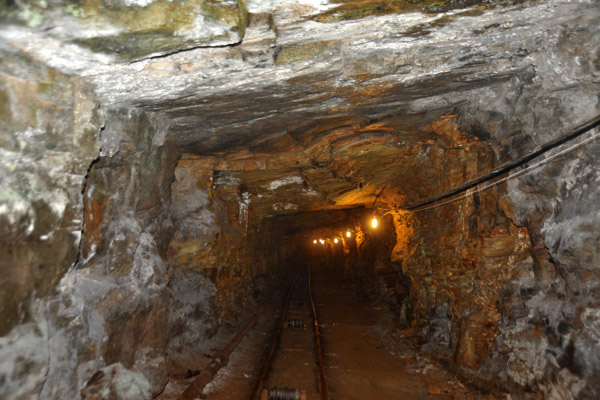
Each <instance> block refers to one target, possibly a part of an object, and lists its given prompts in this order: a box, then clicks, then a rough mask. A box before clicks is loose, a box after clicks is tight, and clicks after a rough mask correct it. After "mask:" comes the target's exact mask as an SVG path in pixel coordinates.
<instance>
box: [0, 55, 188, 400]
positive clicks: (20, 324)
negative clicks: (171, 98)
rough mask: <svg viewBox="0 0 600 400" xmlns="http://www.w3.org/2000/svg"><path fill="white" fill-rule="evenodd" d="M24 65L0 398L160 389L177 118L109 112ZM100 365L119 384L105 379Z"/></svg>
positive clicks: (16, 92) (10, 147) (14, 95)
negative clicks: (110, 388) (172, 123)
mask: <svg viewBox="0 0 600 400" xmlns="http://www.w3.org/2000/svg"><path fill="white" fill-rule="evenodd" d="M11 59H12V60H14V58H11ZM17 60H18V58H17ZM13 62H14V61H13ZM19 66H20V67H23V69H22V70H21V71H20V74H21V76H20V77H14V76H9V75H6V74H4V73H3V75H2V79H3V81H2V84H3V86H2V88H3V91H2V93H3V95H4V96H5V97H6V98H7V99H9V100H10V101H9V102H8V103H7V104H8V105H9V107H7V109H6V110H5V111H6V112H7V115H6V117H7V121H9V122H10V125H9V129H8V130H3V132H2V135H3V136H2V138H3V144H4V145H5V146H6V148H5V149H3V152H5V154H6V155H7V156H8V155H10V157H7V158H3V160H2V161H3V168H7V171H3V172H5V173H3V174H2V179H7V180H8V182H7V183H6V186H3V187H5V188H6V189H5V190H4V192H3V199H2V200H3V203H2V209H3V211H6V213H5V214H6V215H4V216H3V218H5V219H6V220H7V224H6V225H4V226H6V229H7V232H6V233H7V234H8V235H9V237H7V240H6V241H4V240H3V245H4V244H5V243H6V245H8V246H9V248H7V249H6V250H4V249H3V250H4V251H6V254H14V259H13V260H12V261H13V262H10V261H9V260H6V261H9V262H7V266H6V267H4V266H3V271H8V272H9V273H8V274H3V281H2V304H1V306H2V308H1V310H2V312H3V313H10V312H12V313H13V314H7V315H8V316H7V318H6V321H7V322H9V321H10V325H5V324H4V323H3V327H2V328H3V329H4V331H3V334H4V337H2V338H0V354H2V356H1V357H0V359H1V360H2V361H1V363H0V364H1V368H0V372H1V376H0V380H1V381H2V385H0V397H1V398H11V399H12V398H16V399H19V398H23V399H25V398H27V399H28V398H44V399H46V398H78V397H79V395H80V390H81V389H82V388H84V387H85V386H86V383H87V382H88V380H90V378H91V377H92V376H93V375H94V376H96V379H92V381H91V382H90V384H91V385H92V387H93V385H96V386H98V385H100V384H107V385H110V384H117V386H119V385H120V386H119V387H120V388H121V389H119V390H120V391H118V393H121V394H120V395H122V394H123V393H124V388H126V389H127V390H128V391H129V393H130V394H131V395H132V396H133V397H130V398H148V397H150V396H151V395H152V394H157V393H159V392H160V391H161V390H162V388H163V387H164V385H165V384H166V382H167V369H166V357H165V347H166V344H167V327H166V324H165V321H166V320H168V315H169V312H170V310H169V303H168V301H167V300H168V298H169V292H168V282H169V275H168V265H167V263H166V262H165V261H164V258H165V253H166V247H167V244H168V242H169V240H170V236H169V233H170V230H171V228H172V224H171V222H170V218H169V215H168V212H166V211H168V206H169V204H170V183H171V180H172V175H173V170H174V166H175V162H176V160H177V158H178V153H177V151H176V149H174V148H172V147H171V146H170V145H169V143H168V142H167V141H166V135H167V128H168V124H166V123H165V121H164V120H162V119H160V118H157V117H155V116H152V115H147V114H145V113H142V112H137V111H129V112H115V111H103V112H102V113H101V114H99V113H98V110H97V103H95V102H94V101H93V95H91V94H90V93H89V92H87V91H86V90H89V89H86V86H85V85H84V84H83V83H82V82H80V81H79V80H77V79H76V78H71V77H68V76H62V75H60V74H59V73H57V72H56V71H52V70H48V69H46V68H44V66H43V65H41V64H38V63H35V62H32V60H26V61H25V63H24V64H23V65H19ZM27 68H29V69H30V70H31V69H33V70H34V71H33V72H34V74H33V75H32V76H27V75H25V73H24V72H23V71H27ZM28 79H29V80H28ZM34 90H37V92H35V91H34ZM32 92H33V93H39V94H38V95H36V96H31V93H32ZM48 92H49V93H50V95H51V99H52V101H50V100H48V99H47V98H45V96H46V93H48ZM19 96H20V97H19ZM57 99H58V100H59V101H61V102H62V103H58V104H57V103H56V102H57ZM99 115H102V117H103V120H104V122H103V124H102V125H101V124H100V117H99ZM100 147H101V148H100ZM95 158H97V159H96V160H95V161H94V162H93V163H92V160H94V159H95ZM4 161H6V164H5V163H4ZM15 171H17V172H16V173H15ZM19 210H21V211H20V214H19V212H18V211H19ZM21 236H22V237H21ZM15 261H17V262H15ZM7 279H11V280H15V279H16V281H15V282H12V281H7ZM11 290H12V291H11ZM15 310H18V312H17V313H16V314H15V313H14V311H15ZM3 321H4V315H3ZM105 367H106V368H105ZM102 368H104V370H106V371H105V372H103V373H105V374H106V375H107V376H109V377H112V378H111V379H108V380H106V379H104V380H103V379H99V378H98V377H99V375H96V372H98V371H99V370H100V369H102ZM104 370H103V371H104ZM126 376H129V378H131V377H135V379H133V378H132V379H129V378H127V379H125V378H123V377H126ZM123 385H125V386H123ZM81 395H82V396H88V395H89V396H92V397H90V398H94V397H93V390H92V389H90V388H88V389H86V390H85V391H83V392H81ZM136 396H137V397H136Z"/></svg>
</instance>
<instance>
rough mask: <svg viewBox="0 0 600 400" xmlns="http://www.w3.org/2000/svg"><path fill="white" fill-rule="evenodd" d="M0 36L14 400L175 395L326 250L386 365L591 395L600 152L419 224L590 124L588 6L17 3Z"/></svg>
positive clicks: (6, 345) (4, 390)
mask: <svg viewBox="0 0 600 400" xmlns="http://www.w3.org/2000/svg"><path fill="white" fill-rule="evenodd" d="M0 21H1V23H0V57H1V58H0V119H1V120H2V125H1V126H0V184H1V189H0V255H1V256H2V257H0V269H1V271H2V274H1V277H0V321H1V323H0V398H9V399H12V398H17V399H18V398H44V399H46V398H48V399H51V398H78V397H80V396H82V397H84V398H90V399H92V398H103V397H102V396H104V394H103V393H110V396H114V398H123V399H125V398H150V397H155V396H158V395H159V394H160V393H161V392H162V391H163V389H164V388H165V386H166V385H167V382H168V380H169V379H170V378H174V377H177V378H178V379H179V378H181V377H185V376H189V375H190V374H193V373H194V372H195V371H198V370H199V369H201V368H202V367H203V366H204V364H205V363H206V362H207V357H206V354H207V353H210V351H211V348H212V344H213V343H215V342H219V340H222V337H223V329H225V328H226V329H229V328H231V327H234V326H237V325H238V324H239V323H240V320H241V318H242V317H243V316H247V315H248V313H249V311H250V310H253V309H254V308H255V307H256V305H257V304H258V303H259V302H260V300H262V299H264V298H265V296H267V294H268V292H269V291H270V289H271V288H272V286H270V285H272V284H273V283H274V282H278V281H280V280H281V279H282V278H283V277H285V276H286V274H287V273H289V272H290V271H291V270H292V269H293V265H295V263H291V262H290V261H294V262H296V261H298V260H301V259H303V257H306V253H307V251H308V252H310V251H313V250H314V248H310V249H313V250H306V248H305V244H306V243H309V244H312V240H313V237H317V236H318V237H322V238H326V241H325V242H324V248H325V249H326V251H325V252H324V253H323V254H321V255H320V257H323V260H328V262H330V263H331V264H332V265H336V266H338V268H339V269H340V271H343V274H345V275H346V276H347V277H348V278H349V279H353V280H355V281H356V282H362V284H363V286H362V287H363V289H364V290H365V292H369V293H370V294H371V295H373V296H376V297H377V298H378V299H379V300H381V301H383V302H385V303H386V304H389V305H390V307H391V309H390V310H391V311H390V312H391V313H392V314H393V315H394V318H395V320H394V324H395V328H394V329H393V330H391V331H390V332H392V331H393V332H394V333H393V335H392V336H393V340H391V341H390V342H389V345H390V346H392V347H393V346H394V345H397V346H400V347H399V348H401V347H402V341H403V340H404V338H406V337H411V338H414V340H415V341H416V342H417V344H418V346H419V350H420V351H422V352H423V354H431V355H434V357H433V356H432V357H433V358H435V359H436V360H435V361H432V363H439V365H442V366H447V367H448V368H449V369H450V370H452V371H455V372H459V373H461V374H465V375H469V376H477V377H478V378H479V379H482V380H484V381H485V380H486V379H488V380H489V379H491V380H494V382H495V384H496V385H497V387H498V388H499V389H498V390H500V391H505V392H511V393H515V394H517V395H519V396H523V397H524V398H528V397H531V398H535V397H536V396H538V395H541V396H544V397H546V398H549V399H588V398H589V399H592V398H597V397H598V396H599V395H600V394H599V393H598V387H599V385H600V383H599V382H598V378H597V377H598V376H600V370H599V368H600V367H599V366H600V359H599V358H598V357H599V356H598V355H599V354H600V349H599V346H600V345H599V343H600V337H599V336H598V331H599V329H600V328H599V326H598V316H599V315H600V298H599V296H600V292H599V290H598V289H599V287H598V285H599V282H600V277H599V276H598V265H599V263H600V260H599V259H598V253H599V252H598V250H599V249H598V237H599V234H600V232H599V230H598V228H597V226H598V225H599V222H600V213H599V209H598V207H599V206H598V204H599V203H598V201H597V200H598V198H599V196H600V193H599V192H598V190H599V189H598V180H599V179H600V178H599V170H598V167H597V166H596V163H595V160H596V158H597V155H598V154H599V152H600V149H599V145H598V143H597V142H592V143H590V144H589V145H587V146H585V147H582V148H581V149H578V150H576V151H574V152H572V153H570V154H569V155H567V156H563V157H560V158H558V159H557V160H554V161H553V162H552V163H549V164H547V165H545V166H543V167H540V168H536V169H534V170H533V171H531V172H529V173H528V174H526V175H522V176H519V177H515V178H514V179H510V180H508V181H507V182H506V183H503V184H501V185H498V186H496V187H494V188H492V189H489V190H486V191H482V192H479V193H473V192H470V193H469V195H468V196H467V197H466V198H465V199H463V200H461V201H458V202H454V203H451V204H448V205H445V206H442V207H438V208H435V209H431V210H426V211H418V212H410V211H406V210H405V208H406V207H407V206H410V205H412V204H415V203H416V202H418V201H420V200H423V199H426V198H429V197H431V196H434V195H437V194H440V193H442V192H444V191H446V190H449V189H451V188H453V187H456V186H458V185H460V184H462V183H464V182H466V181H468V180H470V179H474V178H476V177H478V176H480V175H482V174H484V173H485V172H487V171H489V170H491V169H493V168H494V167H496V166H498V165H499V164H501V163H502V162H504V161H507V160H509V159H513V158H516V157H518V156H521V155H524V154H526V153H527V152H529V151H531V150H532V149H533V148H535V147H536V146H538V145H540V144H542V143H545V142H546V141H548V140H550V139H552V138H556V137H557V136H558V135H560V134H561V133H564V132H566V131H567V130H568V129H570V127H572V126H574V125H576V124H578V123H580V122H581V121H583V120H585V119H588V118H591V117H592V116H594V115H596V114H597V113H598V112H599V111H600V106H599V103H598V102H599V99H598V93H599V92H600V80H599V74H600V61H599V60H600V53H599V51H598V46H597V44H598V43H599V42H600V30H599V27H600V10H599V8H598V4H596V3H594V2H585V1H575V2H568V3H563V2H553V1H550V2H483V3H482V2H478V1H475V2H471V1H459V2H430V1H418V2H403V1H391V2H377V1H373V2H371V1H364V2H363V1H361V2H356V1H343V2H328V1H318V2H317V1H303V2H292V1H285V0H284V1H222V2H211V1H181V2H179V1H177V2H171V1H162V0H155V1H133V0H131V1H129V0H127V1H125V0H124V1H102V2H100V1H85V2H78V3H73V4H71V3H69V2H62V1H55V2H46V1H33V2H21V1H15V2H8V3H6V4H4V5H2V6H0ZM591 134H593V132H592V133H589V134H587V136H584V137H589V136H590V135H591ZM555 151H558V150H555ZM551 154H552V153H549V154H546V155H544V156H542V159H543V158H547V157H550V156H551ZM538 160H539V159H538ZM538 160H535V161H538ZM373 215H377V216H378V217H379V218H380V228H379V229H380V230H379V231H378V232H375V231H373V230H370V229H369V219H370V218H371V217H372V216H373ZM347 229H348V230H351V233H352V235H351V237H349V238H343V237H341V236H340V235H341V234H342V233H344V232H345V230H347ZM334 236H340V238H339V239H340V243H339V244H336V243H334V242H333V239H332V238H333V237H334ZM335 245H337V246H338V247H335ZM227 326H229V328H227ZM224 327H225V328H224ZM394 335H395V336H394ZM396 336H397V337H396ZM411 340H412V339H411ZM407 352H408V353H410V351H409V350H407ZM411 354H412V353H411ZM419 365H420V364H419ZM432 365H433V364H432ZM436 365H437V364H436ZM423 368H425V367H423ZM423 368H421V367H419V369H423ZM431 368H433V367H431ZM436 368H437V367H436ZM437 373H438V372H436V374H437ZM440 373H441V372H440ZM124 381H128V382H130V383H131V386H129V387H126V385H125V386H123V382H124ZM446 389H447V388H446ZM446 389H444V390H446ZM432 390H433V389H432ZM440 390H442V389H440ZM127 393H129V396H130V397H127V396H128V394H127ZM431 393H433V392H431ZM440 395H442V394H441V392H440ZM107 396H108V395H107ZM131 396H133V397H131Z"/></svg>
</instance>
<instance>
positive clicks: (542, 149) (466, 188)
mask: <svg viewBox="0 0 600 400" xmlns="http://www.w3.org/2000/svg"><path fill="white" fill-rule="evenodd" d="M599 125H600V115H597V116H596V117H594V118H592V119H591V120H588V121H586V122H584V123H583V124H580V125H578V126H577V127H576V128H575V129H573V130H571V131H570V132H569V133H567V134H566V135H562V136H560V137H558V138H556V139H553V140H551V141H549V142H547V143H545V144H543V145H541V146H538V147H537V148H535V149H534V150H533V151H532V152H530V153H528V154H527V155H525V156H522V157H519V158H517V159H516V160H512V161H509V162H507V163H505V164H503V165H501V166H499V167H497V168H495V169H494V170H492V171H491V172H489V173H487V174H485V175H483V176H481V177H479V178H477V179H474V180H472V181H470V182H467V183H465V184H463V185H461V186H458V187H457V188H454V189H452V190H449V191H447V192H445V193H443V194H441V195H439V196H435V197H432V198H430V199H427V200H424V201H421V202H419V203H417V204H414V205H409V206H407V207H403V208H377V209H378V210H382V211H388V212H391V211H411V212H419V211H426V210H431V209H433V208H438V207H442V206H444V205H447V204H450V203H454V202H457V201H460V200H464V199H466V198H468V197H471V196H472V195H474V194H476V193H479V192H482V191H484V190H487V189H490V188H492V187H494V186H497V185H499V184H501V183H503V182H507V181H509V180H511V179H515V178H517V177H519V176H521V175H524V174H526V173H527V172H530V171H532V170H534V169H537V168H539V167H541V166H543V165H545V164H547V163H549V162H551V161H553V160H555V159H557V158H558V157H561V156H564V155H565V154H568V153H570V152H572V151H574V150H577V149H579V148H581V147H583V146H585V145H586V144H588V143H590V142H593V141H594V140H596V139H598V138H600V132H598V133H596V134H593V135H592V136H590V137H588V138H586V139H584V140H582V141H581V142H579V143H576V144H574V145H572V146H570V147H568V148H566V149H563V150H561V151H559V152H557V153H555V154H553V155H551V156H549V157H548V158H545V159H543V160H540V161H539V162H537V163H535V164H532V165H529V166H527V167H525V168H523V169H522V170H520V171H517V172H515V173H513V174H510V175H508V176H506V177H504V178H501V179H498V180H496V181H493V182H492V183H489V184H487V185H485V186H482V187H479V188H476V186H477V185H479V184H481V183H484V182H487V181H490V180H492V179H494V178H497V177H498V176H502V175H503V174H505V173H508V172H510V171H511V170H514V169H516V168H518V167H520V166H522V165H523V164H525V163H526V162H528V161H530V160H532V159H534V158H536V157H538V156H540V155H542V154H545V153H547V152H548V151H550V150H553V149H554V148H556V147H558V146H560V145H562V144H564V143H566V142H568V141H571V140H573V139H575V138H577V137H579V136H581V135H583V134H584V133H586V132H588V131H590V130H592V129H594V128H596V127H597V126H599ZM474 188H475V189H474ZM471 189H473V190H471ZM463 192H467V193H465V194H463V195H461V196H458V197H453V198H452V196H456V195H457V194H460V193H463ZM447 198H450V199H449V200H446V201H444V202H441V203H439V201H440V200H443V199H447Z"/></svg>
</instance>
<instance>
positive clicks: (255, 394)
mask: <svg viewBox="0 0 600 400" xmlns="http://www.w3.org/2000/svg"><path fill="white" fill-rule="evenodd" d="M298 276H300V274H298V275H296V277H295V278H294V281H293V282H292V283H291V284H290V288H289V289H288V292H287V296H286V297H285V303H284V306H283V310H281V315H280V316H279V320H278V321H277V329H276V331H275V334H274V335H273V338H272V339H271V343H270V344H269V348H268V350H267V352H266V354H265V359H264V361H263V365H262V368H261V369H260V372H259V373H258V376H257V378H256V382H255V383H254V387H253V388H252V393H250V397H249V399H250V400H257V399H258V393H259V392H260V388H261V387H262V384H263V380H264V378H265V375H266V374H267V369H268V368H269V364H270V363H271V357H272V356H273V352H274V351H275V346H276V345H277V339H278V338H279V334H280V333H281V328H282V326H283V319H284V318H285V315H286V314H287V311H288V309H289V308H290V298H291V297H292V291H293V290H294V287H295V286H296V282H297V281H298Z"/></svg>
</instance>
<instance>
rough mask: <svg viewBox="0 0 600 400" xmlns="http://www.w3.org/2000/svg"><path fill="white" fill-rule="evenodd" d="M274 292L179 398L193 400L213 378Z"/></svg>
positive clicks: (226, 361)
mask: <svg viewBox="0 0 600 400" xmlns="http://www.w3.org/2000/svg"><path fill="white" fill-rule="evenodd" d="M275 295H276V294H274V295H273V296H271V297H270V298H269V299H268V300H267V301H266V302H265V303H264V304H263V305H262V306H261V307H260V309H259V311H257V312H256V313H255V314H254V315H253V316H252V318H250V320H248V322H246V324H245V325H244V326H243V327H242V329H240V330H239V331H238V333H237V334H236V335H235V336H234V337H233V339H231V340H230V341H229V343H228V344H227V346H225V347H224V348H223V349H221V350H220V351H218V352H217V353H216V354H215V355H214V356H213V359H212V361H211V362H210V364H208V366H207V367H206V368H204V369H203V370H202V371H201V372H200V374H199V375H198V376H197V377H196V379H195V380H194V382H192V384H191V385H190V386H189V387H188V388H187V389H186V390H185V391H184V392H183V394H182V395H181V397H179V400H193V399H194V398H196V397H197V396H198V395H200V393H202V390H203V389H204V387H205V386H206V385H207V384H208V383H209V382H210V381H211V380H212V379H213V378H214V376H215V375H216V374H217V372H219V370H220V369H221V368H222V367H224V366H226V365H227V363H228V362H229V357H230V356H231V353H233V351H234V350H235V348H236V347H237V346H238V345H239V344H240V342H241V341H242V339H244V337H245V336H246V335H247V334H248V332H249V331H250V329H252V327H253V326H254V324H256V321H257V320H258V316H259V312H260V311H261V310H262V309H264V308H265V307H267V306H268V305H269V304H270V303H271V302H272V301H273V299H274V298H275Z"/></svg>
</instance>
